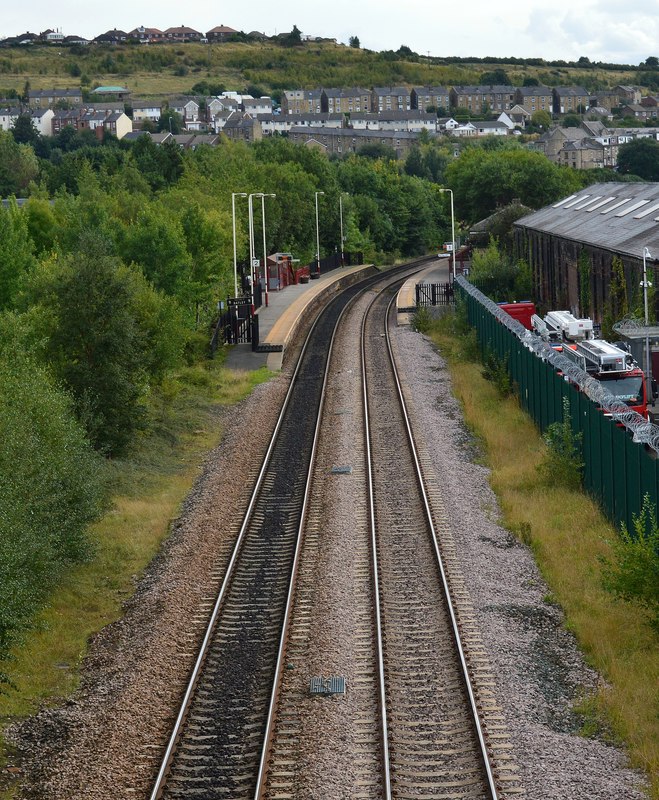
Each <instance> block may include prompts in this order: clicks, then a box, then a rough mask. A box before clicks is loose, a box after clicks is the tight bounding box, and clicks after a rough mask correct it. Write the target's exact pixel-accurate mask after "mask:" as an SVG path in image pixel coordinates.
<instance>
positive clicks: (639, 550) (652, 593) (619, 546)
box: [604, 494, 659, 633]
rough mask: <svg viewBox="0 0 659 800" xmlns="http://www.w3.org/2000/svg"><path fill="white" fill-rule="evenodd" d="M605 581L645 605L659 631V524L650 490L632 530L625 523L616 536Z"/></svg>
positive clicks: (635, 601)
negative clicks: (658, 589)
mask: <svg viewBox="0 0 659 800" xmlns="http://www.w3.org/2000/svg"><path fill="white" fill-rule="evenodd" d="M604 585H605V587H606V588H607V589H609V591H611V592H613V593H614V594H615V595H616V596H617V597H622V598H624V599H625V600H629V601H631V602H633V603H637V604H638V605H640V606H641V607H642V608H644V609H645V610H646V611H647V613H648V616H649V618H650V622H651V624H652V626H653V627H654V629H655V631H656V632H657V633H659V591H657V588H658V587H659V525H658V524H657V509H656V508H655V507H654V505H653V504H652V502H651V501H650V496H649V495H647V494H646V495H645V497H644V499H643V507H642V509H641V512H640V513H639V514H638V515H634V517H633V530H632V531H628V530H627V526H626V525H623V526H622V529H621V531H620V535H619V536H618V537H616V538H615V539H614V540H613V557H612V558H611V559H606V560H605V561H604Z"/></svg>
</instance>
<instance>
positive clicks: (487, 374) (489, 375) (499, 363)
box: [481, 350, 513, 397]
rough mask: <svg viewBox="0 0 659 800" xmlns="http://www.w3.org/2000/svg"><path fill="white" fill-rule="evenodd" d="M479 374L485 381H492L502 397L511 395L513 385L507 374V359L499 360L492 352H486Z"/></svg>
mask: <svg viewBox="0 0 659 800" xmlns="http://www.w3.org/2000/svg"><path fill="white" fill-rule="evenodd" d="M481 374H482V376H483V377H484V378H485V380H488V381H492V383H493V384H494V385H495V387H496V389H497V391H498V392H499V394H500V395H501V396H502V397H507V396H508V395H509V394H511V392H512V389H513V385H512V381H511V379H510V374H509V372H508V359H507V358H499V356H498V355H497V354H496V353H494V352H493V351H492V350H488V351H487V353H486V354H485V358H484V360H483V369H482V371H481Z"/></svg>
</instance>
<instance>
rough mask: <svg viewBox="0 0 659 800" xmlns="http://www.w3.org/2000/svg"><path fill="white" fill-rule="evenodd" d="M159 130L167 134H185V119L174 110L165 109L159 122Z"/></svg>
mask: <svg viewBox="0 0 659 800" xmlns="http://www.w3.org/2000/svg"><path fill="white" fill-rule="evenodd" d="M158 130H159V131H164V132H165V133H166V132H168V131H169V133H174V134H177V133H183V117H182V116H181V115H180V114H179V113H178V111H174V109H173V108H165V109H163V112H162V114H161V115H160V119H159V120H158Z"/></svg>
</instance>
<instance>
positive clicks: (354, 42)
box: [348, 36, 361, 50]
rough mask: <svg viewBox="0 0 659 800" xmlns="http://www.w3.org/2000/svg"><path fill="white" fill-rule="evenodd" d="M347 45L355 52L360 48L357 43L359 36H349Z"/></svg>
mask: <svg viewBox="0 0 659 800" xmlns="http://www.w3.org/2000/svg"><path fill="white" fill-rule="evenodd" d="M348 43H349V45H350V47H354V48H355V49H357V50H359V48H360V46H361V45H360V42H359V36H351V37H350V39H349V40H348Z"/></svg>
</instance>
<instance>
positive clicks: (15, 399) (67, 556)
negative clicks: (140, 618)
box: [0, 347, 104, 684]
mask: <svg viewBox="0 0 659 800" xmlns="http://www.w3.org/2000/svg"><path fill="white" fill-rule="evenodd" d="M0 383H1V384H2V392H1V393H0V474H1V475H2V476H3V480H2V481H1V482H0V659H4V658H6V657H7V653H8V651H9V648H10V647H11V646H12V645H13V644H14V642H15V641H16V639H17V638H18V636H19V635H20V632H21V630H22V629H23V628H25V627H26V626H27V625H28V624H29V622H30V620H31V618H32V616H33V614H34V613H35V611H36V610H37V609H38V607H39V606H40V605H41V603H43V600H44V598H45V597H46V595H47V593H48V591H49V590H50V589H51V588H52V587H53V585H54V584H55V583H56V581H57V578H58V577H59V575H60V574H61V572H62V570H63V569H64V568H65V567H66V565H68V564H70V563H72V562H75V561H79V560H81V559H82V558H84V557H85V555H86V554H87V552H88V550H89V542H88V539H87V537H86V534H85V529H86V526H87V525H88V524H89V523H90V522H91V521H92V520H94V519H96V518H97V517H98V516H99V515H100V513H101V510H102V507H103V496H104V492H103V482H102V476H103V472H102V464H101V459H100V458H99V457H98V456H96V455H95V454H94V453H93V451H92V449H91V447H90V446H89V444H88V442H87V440H86V438H85V435H84V432H83V430H82V427H81V426H80V425H79V424H78V423H77V422H76V421H75V419H74V416H73V413H72V410H71V403H70V400H69V398H68V396H67V395H66V394H64V393H63V392H62V391H61V390H60V389H58V388H56V387H55V386H54V384H53V383H52V381H51V380H50V378H49V377H48V375H47V373H46V372H45V370H43V369H42V368H40V367H38V366H37V365H36V364H34V363H31V362H30V361H29V360H28V359H27V358H25V357H24V356H21V354H20V353H17V352H16V351H15V350H14V349H13V348H11V347H9V348H7V347H6V348H5V352H4V353H1V354H0ZM5 681H6V676H4V675H3V674H2V673H1V672H0V684H1V683H3V682H5Z"/></svg>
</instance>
